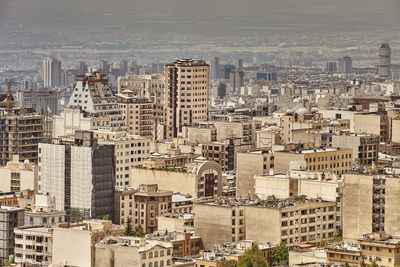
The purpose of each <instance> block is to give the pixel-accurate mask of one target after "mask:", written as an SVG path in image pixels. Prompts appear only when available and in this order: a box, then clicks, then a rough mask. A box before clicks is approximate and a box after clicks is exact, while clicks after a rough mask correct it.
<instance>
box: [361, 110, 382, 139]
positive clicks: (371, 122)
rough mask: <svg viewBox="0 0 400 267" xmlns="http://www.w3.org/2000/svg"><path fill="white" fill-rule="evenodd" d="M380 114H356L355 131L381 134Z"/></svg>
mask: <svg viewBox="0 0 400 267" xmlns="http://www.w3.org/2000/svg"><path fill="white" fill-rule="evenodd" d="M380 119H381V116H380V115H374V114H369V115H360V114H356V115H355V116H354V132H356V133H366V134H377V135H380V134H381V121H380Z"/></svg>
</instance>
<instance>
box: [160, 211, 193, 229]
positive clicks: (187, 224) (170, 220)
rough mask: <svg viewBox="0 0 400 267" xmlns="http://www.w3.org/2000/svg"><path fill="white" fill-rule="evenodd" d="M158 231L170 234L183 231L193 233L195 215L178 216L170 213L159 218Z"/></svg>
mask: <svg viewBox="0 0 400 267" xmlns="http://www.w3.org/2000/svg"><path fill="white" fill-rule="evenodd" d="M157 221H158V226H157V229H158V231H168V232H181V231H192V230H193V229H194V223H193V222H194V221H193V214H189V213H185V214H182V213H180V214H176V213H169V214H164V215H160V216H158V218H157Z"/></svg>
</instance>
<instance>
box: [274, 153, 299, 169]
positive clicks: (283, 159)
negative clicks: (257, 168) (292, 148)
mask: <svg viewBox="0 0 400 267" xmlns="http://www.w3.org/2000/svg"><path fill="white" fill-rule="evenodd" d="M274 157H275V158H274V166H275V168H274V171H275V173H278V172H280V173H285V172H286V171H288V170H290V161H298V160H305V158H304V155H303V154H301V153H289V152H279V151H276V152H274Z"/></svg>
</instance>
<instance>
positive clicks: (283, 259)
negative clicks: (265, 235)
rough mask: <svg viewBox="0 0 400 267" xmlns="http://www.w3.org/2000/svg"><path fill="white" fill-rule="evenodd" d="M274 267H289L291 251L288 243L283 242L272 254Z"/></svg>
mask: <svg viewBox="0 0 400 267" xmlns="http://www.w3.org/2000/svg"><path fill="white" fill-rule="evenodd" d="M271 258H272V261H271V262H272V265H289V249H288V247H287V246H286V243H284V242H281V243H279V245H277V246H276V248H275V250H274V252H273V253H272V257H271Z"/></svg>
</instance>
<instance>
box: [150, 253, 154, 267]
mask: <svg viewBox="0 0 400 267" xmlns="http://www.w3.org/2000/svg"><path fill="white" fill-rule="evenodd" d="M151 258H153V252H150V253H149V259H151ZM149 266H150V265H149Z"/></svg>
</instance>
